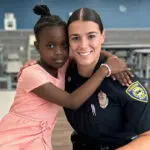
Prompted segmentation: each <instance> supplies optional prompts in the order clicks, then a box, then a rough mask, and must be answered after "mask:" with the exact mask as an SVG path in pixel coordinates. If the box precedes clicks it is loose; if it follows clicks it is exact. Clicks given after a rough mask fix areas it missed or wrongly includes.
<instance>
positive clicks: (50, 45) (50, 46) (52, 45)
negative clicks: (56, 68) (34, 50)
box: [47, 44, 55, 48]
mask: <svg viewBox="0 0 150 150" xmlns="http://www.w3.org/2000/svg"><path fill="white" fill-rule="evenodd" d="M47 47H48V48H54V47H55V45H54V44H48V45H47Z"/></svg>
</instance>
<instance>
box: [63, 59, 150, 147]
mask: <svg viewBox="0 0 150 150" xmlns="http://www.w3.org/2000/svg"><path fill="white" fill-rule="evenodd" d="M101 63H102V62H101V61H100V60H99V62H98V63H97V65H96V67H95V71H96V69H97V68H99V66H100V64H101ZM87 80H88V78H85V77H82V76H80V75H79V73H78V71H77V66H76V64H75V63H74V64H71V65H70V66H69V68H68V69H67V72H66V91H68V92H69V93H71V92H73V91H74V90H75V89H76V88H78V87H79V86H80V85H82V84H83V83H84V82H86V81H87ZM132 82H133V83H132V84H131V85H130V86H129V87H123V86H121V84H120V83H119V82H118V81H113V80H112V79H111V78H105V79H104V81H103V82H102V84H101V85H100V86H99V88H98V89H97V90H96V92H95V93H93V95H92V96H91V97H90V98H89V99H88V100H87V101H86V102H85V103H84V104H83V105H82V106H81V107H80V108H79V109H77V110H71V109H67V108H64V110H65V114H66V117H67V119H68V121H69V123H70V124H71V126H72V127H73V129H74V130H75V131H76V132H77V133H78V134H79V135H85V136H86V135H87V136H89V137H91V138H93V139H95V140H98V141H99V142H101V143H103V144H109V145H110V144H113V145H114V144H120V145H122V144H124V143H126V141H129V140H130V139H133V138H134V137H136V136H137V135H139V134H141V133H143V132H146V131H148V130H150V102H149V95H148V92H147V91H146V89H145V87H144V86H143V85H142V84H141V82H140V81H139V79H138V78H137V77H133V78H132ZM100 92H103V94H104V95H105V96H104V97H105V101H106V105H105V108H103V107H102V106H101V103H100V100H99V93H100ZM70 100H71V99H70Z"/></svg>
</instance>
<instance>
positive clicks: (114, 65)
mask: <svg viewBox="0 0 150 150" xmlns="http://www.w3.org/2000/svg"><path fill="white" fill-rule="evenodd" d="M104 63H105V64H107V65H108V66H109V67H110V70H111V74H116V73H119V72H123V71H127V70H128V68H127V65H126V63H125V62H124V60H123V59H120V58H118V57H116V56H111V57H108V58H107V60H106V61H105V62H104Z"/></svg>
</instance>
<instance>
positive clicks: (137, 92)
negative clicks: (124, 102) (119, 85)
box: [126, 81, 148, 103]
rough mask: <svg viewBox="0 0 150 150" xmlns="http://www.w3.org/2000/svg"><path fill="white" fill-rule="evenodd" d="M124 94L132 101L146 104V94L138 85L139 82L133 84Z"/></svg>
mask: <svg viewBox="0 0 150 150" xmlns="http://www.w3.org/2000/svg"><path fill="white" fill-rule="evenodd" d="M126 93H127V94H128V95H129V96H130V97H131V98H133V99H135V100H137V101H141V102H145V103H147V102H148V94H147V91H146V89H145V88H144V87H143V86H142V85H141V84H140V82H138V81H136V82H133V83H132V84H131V85H130V86H129V87H128V88H127V89H126Z"/></svg>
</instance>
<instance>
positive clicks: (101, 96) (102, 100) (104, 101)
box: [97, 91, 109, 109]
mask: <svg viewBox="0 0 150 150" xmlns="http://www.w3.org/2000/svg"><path fill="white" fill-rule="evenodd" d="M97 96H98V102H99V105H100V107H101V108H103V109H104V108H106V107H107V106H108V102H109V100H108V97H107V95H106V94H105V93H104V92H102V91H100V92H99V93H98V95H97Z"/></svg>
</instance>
